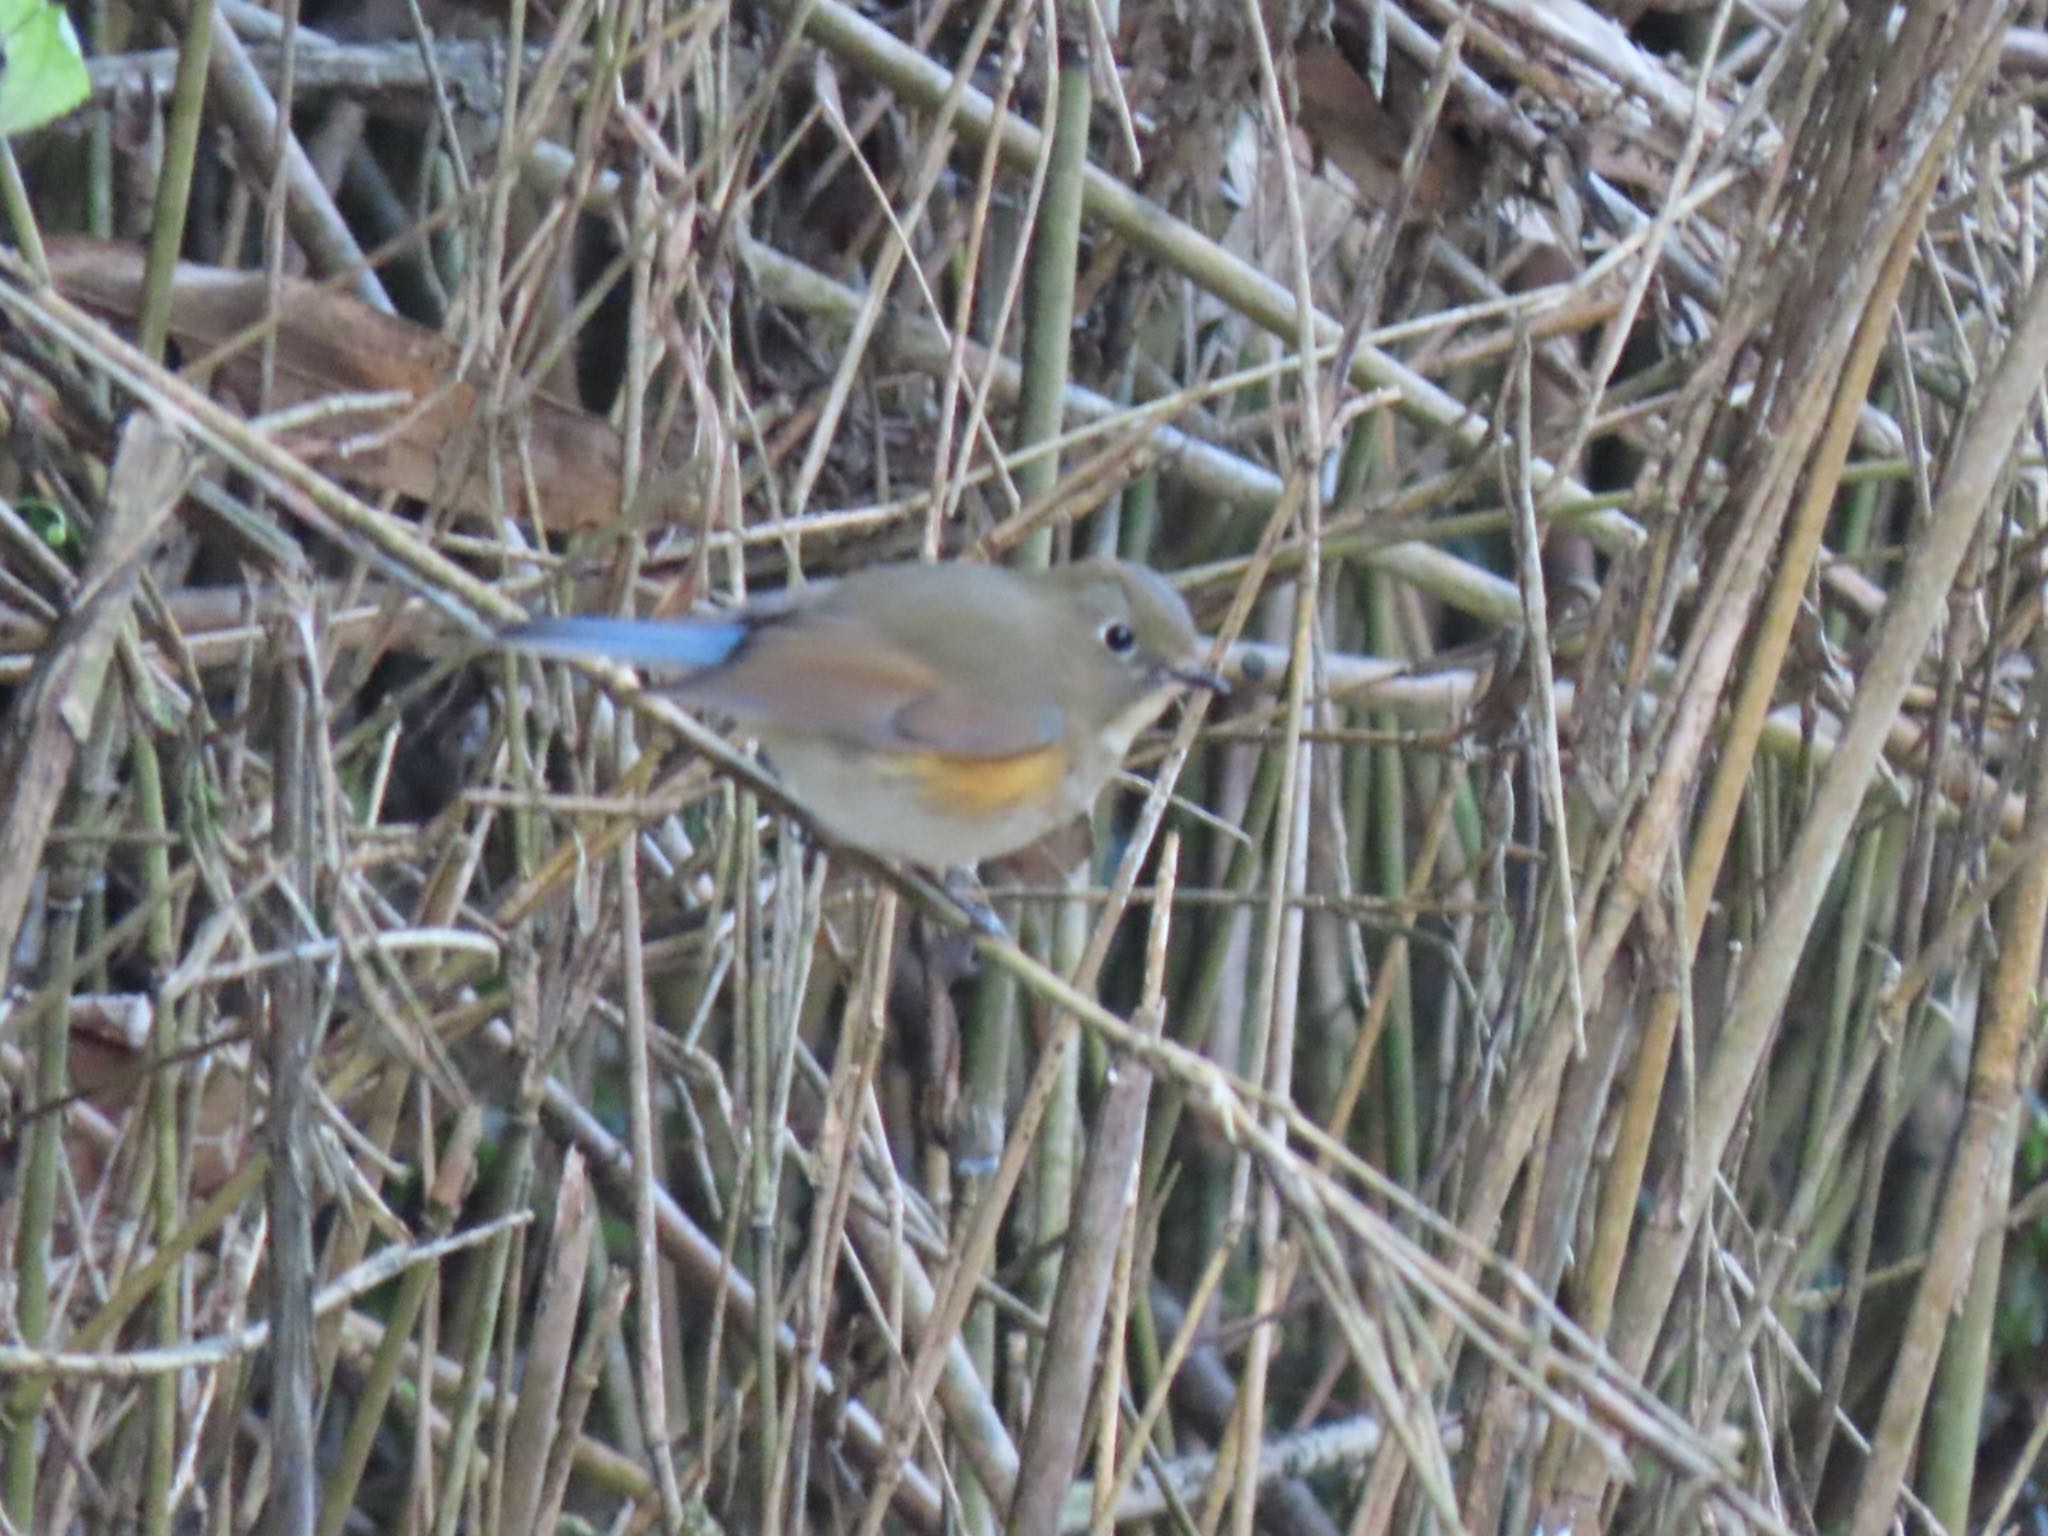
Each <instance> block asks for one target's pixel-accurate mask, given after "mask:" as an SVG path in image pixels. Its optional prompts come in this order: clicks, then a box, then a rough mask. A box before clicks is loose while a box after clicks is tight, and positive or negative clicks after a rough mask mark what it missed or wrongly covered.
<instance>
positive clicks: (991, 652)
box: [504, 560, 1228, 869]
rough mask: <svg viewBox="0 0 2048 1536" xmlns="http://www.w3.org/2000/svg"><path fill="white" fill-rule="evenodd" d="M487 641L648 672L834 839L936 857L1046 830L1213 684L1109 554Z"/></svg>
mask: <svg viewBox="0 0 2048 1536" xmlns="http://www.w3.org/2000/svg"><path fill="white" fill-rule="evenodd" d="M504 639H505V641H506V643H507V644H509V645H513V646H516V647H518V648H519V649H521V650H525V651H529V652H532V653H534V654H537V655H542V656H554V657H598V658H603V659H606V660H610V661H616V662H622V663H625V664H627V665H629V666H634V667H639V668H642V669H644V670H646V671H648V672H650V673H654V674H659V675H662V676H663V678H664V680H663V681H662V682H661V683H660V684H659V686H660V687H661V690H662V691H663V692H664V693H667V694H670V695H672V696H673V697H675V698H676V699H677V700H678V701H679V702H681V703H683V704H685V705H688V706H690V707H692V708H698V709H703V710H706V711H709V712H710V713H712V714H716V715H721V716H724V717H726V718H728V719H730V720H731V721H732V722H733V723H734V724H735V725H737V726H738V727H739V728H740V729H741V730H742V731H744V732H746V733H747V734H748V735H751V736H752V737H754V738H755V739H756V740H757V741H759V742H760V744H761V746H762V747H763V748H764V749H765V750H766V752H767V754H768V758H769V761H770V762H771V763H772V764H773V765H774V767H775V769H776V770H777V772H779V773H780V774H781V776H782V778H783V780H784V782H786V783H787V784H788V785H789V786H790V788H791V789H792V790H794V791H795V792H796V794H797V796H798V797H799V798H800V799H801V800H802V802H803V804H804V806H805V807H806V808H807V809H808V810H809V811H810V813H811V815H812V817H813V818H814V819H815V820H816V821H817V822H818V824H819V825H820V826H822V827H823V828H824V830H825V831H826V832H828V833H830V834H831V835H832V836H833V837H835V838H837V839H839V840H840V841H842V842H846V843H850V844H852V845H854V846H855V847H859V848H864V849H866V850H868V851H869V852H871V853H878V854H882V855H885V856H888V857H894V858H903V859H908V860H910V861H912V862H913V863H918V864H923V865H927V866H929V867H932V868H938V869H945V868H956V867H960V866H966V865H971V864H975V863H978V862H979V861H980V860H982V859H988V858H995V857H997V856H999V855H1001V854H1005V853H1010V852H1013V851H1014V850H1016V849H1019V848H1022V847H1024V846H1026V845H1027V844H1029V843H1032V842H1035V841H1037V840H1038V839H1039V838H1041V837H1043V836H1045V835H1046V834H1047V833H1049V832H1051V831H1053V830H1054V829H1056V828H1058V827H1060V826H1062V825H1064V824H1065V823H1066V822H1068V821H1069V820H1071V819H1072V818H1074V817H1075V816H1077V815H1079V814H1080V813H1081V812H1083V811H1085V810H1087V809H1088V807H1089V806H1090V805H1091V804H1092V803H1093V802H1094V800H1095V797H1096V795H1097V793H1098V792H1100V790H1101V789H1102V786H1103V785H1104V784H1106V783H1107V782H1108V781H1109V779H1110V776H1111V775H1112V774H1114V773H1115V772H1116V771H1117V769H1118V768H1119V767H1120V766H1121V765H1122V763H1123V760H1124V756H1125V754H1126V753H1127V752H1129V751H1130V747H1131V742H1132V739H1133V738H1134V737H1136V735H1137V734H1138V732H1139V731H1141V730H1143V729H1144V728H1145V727H1146V726H1148V725H1150V724H1151V723H1152V722H1153V721H1154V720H1156V719H1157V718H1158V717H1159V715H1160V714H1161V712H1162V711H1164V710H1165V708H1166V706H1167V705H1168V704H1169V703H1171V702H1172V701H1173V699H1174V698H1175V697H1176V696H1177V695H1178V694H1179V693H1181V691H1182V690H1184V689H1186V688H1190V687H1194V688H1208V689H1212V690H1214V691H1216V692H1219V693H1222V692H1228V685H1227V684H1226V683H1225V682H1224V680H1223V679H1222V678H1221V677H1219V676H1218V675H1217V674H1216V673H1215V672H1213V671H1211V670H1209V668H1208V667H1207V666H1205V665H1204V664H1203V660H1202V656H1203V651H1204V648H1205V642H1204V641H1203V640H1202V638H1201V637H1200V635H1198V634H1197V633H1196V630H1195V625H1194V620H1193V619H1192V618H1191V617H1190V615H1189V613H1188V606H1187V604H1186V603H1185V602H1184V601H1183V600H1182V598H1181V596H1180V594H1179V593H1178V592H1176V591H1174V589H1173V588H1172V587H1171V586H1169V585H1168V584H1167V582H1166V580H1165V579H1164V578H1163V577H1161V576H1160V575H1159V574H1158V573H1157V572H1156V571H1152V570H1148V569H1146V568H1145V567H1144V566H1141V565H1133V564H1130V563H1128V562H1126V561H1119V560H1086V561H1080V562H1077V563H1075V564H1072V565H1064V566H1057V567H1054V568H1051V569H1048V570H1030V571H1026V570H1010V569H1007V568H1005V567H1002V566H991V565H969V564H947V565H884V566H872V567H869V568H868V569H865V570H860V571H855V572H853V573H852V574H850V575H847V576H844V577H841V578H840V579H838V580H836V581H831V582H814V583H812V584H810V585H808V586H806V587H803V588H801V589H800V590H798V591H796V592H793V593H780V594H776V595H775V596H773V597H768V598H764V599H761V600H759V601H756V602H752V603H749V604H748V605H747V606H745V607H744V608H741V609H738V610H736V611H732V612H728V613H723V614H717V615H706V616H693V617H689V618H684V619H677V620H646V619H601V618H543V619H534V620H531V621H529V622H527V623H524V624H518V625H514V626H513V627H512V628H510V629H508V630H506V631H505V633H504ZM669 678H673V679H675V680H674V681H669V680H668V679H669Z"/></svg>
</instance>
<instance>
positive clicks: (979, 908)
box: [939, 864, 1010, 939]
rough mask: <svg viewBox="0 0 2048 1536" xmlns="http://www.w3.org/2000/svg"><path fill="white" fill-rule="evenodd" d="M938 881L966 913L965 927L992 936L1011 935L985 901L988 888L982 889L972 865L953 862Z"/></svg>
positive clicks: (957, 905)
mask: <svg viewBox="0 0 2048 1536" xmlns="http://www.w3.org/2000/svg"><path fill="white" fill-rule="evenodd" d="M939 885H940V888H941V889H943V890H944V891H945V893H946V894H947V895H948V896H950V897H951V898H952V899H953V905H954V906H956V907H958V908H959V909H960V911H961V913H962V914H963V915H964V916H965V917H966V919H967V925H968V927H970V928H972V929H973V930H974V931H975V932H976V933H985V934H987V935H988V936H989V937H990V938H992V939H1007V938H1008V937H1009V936H1010V930H1009V929H1008V928H1006V927H1004V926H1003V920H1002V919H1001V918H1000V917H998V916H996V909H995V908H994V907H992V906H990V905H989V904H988V892H987V891H985V890H983V889H982V885H981V877H980V876H979V875H977V874H976V873H975V872H974V869H973V867H972V866H971V865H967V864H955V865H953V866H952V867H951V868H950V869H948V870H946V871H945V872H944V873H943V874H942V875H941V876H940V877H939Z"/></svg>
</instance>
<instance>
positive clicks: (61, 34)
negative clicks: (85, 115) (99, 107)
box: [0, 0, 92, 134]
mask: <svg viewBox="0 0 2048 1536" xmlns="http://www.w3.org/2000/svg"><path fill="white" fill-rule="evenodd" d="M91 88H92V87H91V82H90V81H88V80H87V78H86V73H85V58H84V55H83V53H82V52H81V51H80V49H79V46H78V34H77V33H76V32H74V31H72V30H71V18H70V17H69V16H67V15H65V14H64V7H63V6H61V5H53V4H51V3H50V0H0V134H15V133H21V132H24V131H25V130H27V129H30V128H39V127H41V126H42V125H43V124H44V123H47V122H49V121H50V120H51V119H53V118H59V117H62V116H63V115H64V114H65V113H66V112H69V111H70V110H71V109H72V108H73V107H75V106H77V105H78V104H79V103H80V102H81V101H83V100H85V97H86V93H87V92H88V91H89V90H90V89H91Z"/></svg>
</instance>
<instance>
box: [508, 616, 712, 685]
mask: <svg viewBox="0 0 2048 1536" xmlns="http://www.w3.org/2000/svg"><path fill="white" fill-rule="evenodd" d="M745 637H746V626H745V625H744V624H742V623H740V622H739V621H738V620H737V619H713V618H705V619H677V620H660V619H598V618H540V619H528V620H527V621H526V622H525V623H524V624H514V625H512V626H511V627H510V628H508V629H506V630H504V631H503V632H502V634H501V635H500V636H499V638H500V639H501V640H503V641H504V643H505V644H507V645H509V646H511V647H513V648H514V649H515V650H521V651H525V652H527V653H529V654H530V655H534V656H546V657H550V658H553V659H555V660H578V659H584V658H592V659H596V660H600V661H616V662H621V663H623V664H624V665H626V666H629V667H644V668H646V669H647V670H648V671H650V672H696V671H701V670H702V669H703V668H705V667H715V666H717V665H718V664H719V663H720V662H722V661H725V660H727V659H728V658H729V657H730V656H731V655H732V653H733V652H734V651H735V650H736V649H738V647H739V643H740V641H741V640H743V639H744V638H745Z"/></svg>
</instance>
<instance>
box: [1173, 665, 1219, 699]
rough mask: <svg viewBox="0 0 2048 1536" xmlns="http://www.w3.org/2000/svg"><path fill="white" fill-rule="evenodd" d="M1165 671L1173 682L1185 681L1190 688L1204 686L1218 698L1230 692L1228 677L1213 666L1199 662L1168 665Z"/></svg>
mask: <svg viewBox="0 0 2048 1536" xmlns="http://www.w3.org/2000/svg"><path fill="white" fill-rule="evenodd" d="M1167 672H1168V675H1169V676H1171V677H1172V678H1173V680H1174V681H1175V682H1177V683H1185V684H1187V686H1188V687H1190V688H1206V689H1208V690H1209V692H1211V693H1213V694H1215V695H1216V696H1217V697H1218V698H1224V697H1226V696H1227V695H1228V694H1229V693H1230V679H1228V678H1227V677H1225V676H1224V675H1223V674H1222V673H1221V672H1218V671H1217V670H1216V669H1215V668H1213V667H1205V666H1203V665H1202V664H1201V663H1199V662H1187V663H1184V664H1183V665H1181V666H1178V667H1169V668H1168V669H1167Z"/></svg>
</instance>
